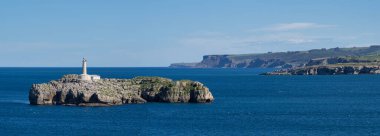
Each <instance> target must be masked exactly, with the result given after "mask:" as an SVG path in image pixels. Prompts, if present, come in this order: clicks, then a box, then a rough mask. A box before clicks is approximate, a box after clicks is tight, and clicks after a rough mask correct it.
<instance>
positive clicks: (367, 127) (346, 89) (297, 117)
mask: <svg viewBox="0 0 380 136" xmlns="http://www.w3.org/2000/svg"><path fill="white" fill-rule="evenodd" d="M270 70H271V69H170V68H89V73H91V74H99V75H101V76H102V77H108V78H110V77H113V78H132V77H135V76H163V77H168V78H172V79H191V80H197V81H200V82H202V83H204V84H205V85H206V86H208V87H209V88H210V90H211V91H212V93H213V95H214V97H215V102H214V103H211V104H167V103H147V104H130V105H123V106H114V107H69V106H31V105H29V104H28V103H29V102H28V91H29V88H30V87H31V84H33V83H43V82H47V81H49V80H53V79H58V78H60V77H61V76H62V75H64V74H70V73H77V74H79V72H81V69H80V68H0V107H1V108H0V134H1V135H379V133H380V84H379V82H380V75H342V76H260V75H258V74H259V73H262V72H266V71H270Z"/></svg>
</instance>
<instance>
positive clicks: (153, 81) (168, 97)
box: [29, 75, 214, 106]
mask: <svg viewBox="0 0 380 136" xmlns="http://www.w3.org/2000/svg"><path fill="white" fill-rule="evenodd" d="M78 77H79V75H65V76H64V77H63V78H61V79H59V80H53V81H50V82H48V83H43V84H33V85H32V87H31V89H30V91H29V102H30V104H32V105H79V106H109V105H121V104H129V103H146V102H168V103H187V102H190V103H209V102H212V101H213V100H214V97H213V96H212V94H211V92H210V91H209V89H208V88H207V87H206V86H204V85H203V84H202V83H200V82H196V81H190V80H180V81H173V80H171V79H167V78H161V77H136V78H133V79H100V80H96V81H83V80H79V78H78Z"/></svg>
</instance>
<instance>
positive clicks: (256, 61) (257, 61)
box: [169, 45, 380, 68]
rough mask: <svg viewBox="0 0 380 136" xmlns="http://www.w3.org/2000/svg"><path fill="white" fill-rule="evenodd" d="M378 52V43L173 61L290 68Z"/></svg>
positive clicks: (203, 65) (188, 65)
mask: <svg viewBox="0 0 380 136" xmlns="http://www.w3.org/2000/svg"><path fill="white" fill-rule="evenodd" d="M379 53H380V45H373V46H370V47H353V48H331V49H313V50H309V51H288V52H276V53H271V52H268V53H261V54H240V55H206V56H203V60H202V61H201V62H199V63H174V64H171V65H170V66H169V67H185V68H292V67H303V66H305V65H306V64H307V63H308V62H309V61H310V60H312V59H318V58H333V57H342V56H366V55H374V54H379Z"/></svg>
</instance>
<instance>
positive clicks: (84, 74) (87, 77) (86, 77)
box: [80, 58, 100, 81]
mask: <svg viewBox="0 0 380 136" xmlns="http://www.w3.org/2000/svg"><path fill="white" fill-rule="evenodd" d="M80 79H81V80H86V81H94V80H99V79H100V76H98V75H89V74H87V60H86V59H85V58H83V60H82V74H81V75H80Z"/></svg>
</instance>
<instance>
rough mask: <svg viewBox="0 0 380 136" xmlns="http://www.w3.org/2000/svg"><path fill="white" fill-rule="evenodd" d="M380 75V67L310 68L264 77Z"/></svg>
mask: <svg viewBox="0 0 380 136" xmlns="http://www.w3.org/2000/svg"><path fill="white" fill-rule="evenodd" d="M357 74H380V66H310V67H303V68H294V69H281V70H276V71H273V72H268V73H263V74H262V75H357Z"/></svg>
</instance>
